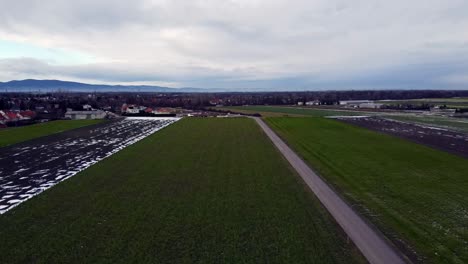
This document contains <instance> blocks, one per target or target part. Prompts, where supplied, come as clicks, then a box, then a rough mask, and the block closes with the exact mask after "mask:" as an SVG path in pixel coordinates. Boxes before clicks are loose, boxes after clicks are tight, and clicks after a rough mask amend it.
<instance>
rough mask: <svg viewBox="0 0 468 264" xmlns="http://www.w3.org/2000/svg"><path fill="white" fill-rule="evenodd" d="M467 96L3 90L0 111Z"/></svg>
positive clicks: (407, 92) (332, 102)
mask: <svg viewBox="0 0 468 264" xmlns="http://www.w3.org/2000/svg"><path fill="white" fill-rule="evenodd" d="M450 97H468V90H465V91H460V90H451V91H447V90H383V91H382V90H373V91H367V90H366V91H311V92H255V93H246V92H242V93H240V92H239V93H228V92H225V93H143V92H135V93H128V92H125V93H124V92H121V93H115V92H114V93H41V94H28V93H4V94H0V110H1V109H13V110H26V109H30V110H38V111H39V112H41V111H47V112H48V113H51V112H64V111H65V110H66V109H67V108H71V109H74V110H80V109H81V108H82V105H84V104H89V105H91V106H92V107H93V108H96V109H105V110H108V111H113V112H119V111H120V108H121V106H122V104H124V103H127V104H136V105H143V106H147V107H183V108H187V109H202V108H204V107H207V106H214V105H226V106H238V105H265V104H267V105H292V104H297V103H298V102H308V101H315V102H317V103H318V104H320V105H335V104H338V103H339V101H346V100H407V99H420V98H450Z"/></svg>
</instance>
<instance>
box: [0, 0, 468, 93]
mask: <svg viewBox="0 0 468 264" xmlns="http://www.w3.org/2000/svg"><path fill="white" fill-rule="evenodd" d="M25 78H35V79H62V80H72V81H83V82H89V83H110V84H117V83H119V84H155V85H165V86H169V87H202V88H233V89H252V88H256V89H272V90H278V89H281V90H285V89H289V90H305V89H307V90H321V89H359V88H362V89H390V88H394V89H408V88H419V89H425V88H431V89H436V88H438V89H468V1H467V0H414V1H408V0H392V1H388V0H386V1H379V0H354V1H349V0H343V1H341V0H303V1H302V0H301V1H295V0H287V1H286V0H285V1H280V0H230V1H223V0H206V1H203V0H191V1H181V0H126V1H123V0H120V1H119V0H80V1H76V0H15V1H12V0H0V81H9V80H12V79H25Z"/></svg>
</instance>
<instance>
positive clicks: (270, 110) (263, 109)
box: [221, 105, 366, 117]
mask: <svg viewBox="0 0 468 264" xmlns="http://www.w3.org/2000/svg"><path fill="white" fill-rule="evenodd" d="M221 109H222V110H232V111H237V112H241V113H250V114H252V113H259V114H261V115H262V116H269V117H274V116H285V115H289V116H333V115H364V114H366V113H365V112H356V111H346V110H345V111H340V110H333V109H317V108H304V107H292V106H266V105H251V106H229V107H222V108H221Z"/></svg>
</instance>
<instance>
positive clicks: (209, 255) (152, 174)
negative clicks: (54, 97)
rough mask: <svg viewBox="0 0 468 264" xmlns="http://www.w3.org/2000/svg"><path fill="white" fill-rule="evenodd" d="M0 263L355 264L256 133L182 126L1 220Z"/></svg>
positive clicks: (227, 123) (245, 128)
mask: <svg viewBox="0 0 468 264" xmlns="http://www.w3.org/2000/svg"><path fill="white" fill-rule="evenodd" d="M0 226H2V228H1V229H0V252H1V254H0V262H1V263H24V262H35V263H83V262H86V263H103V262H106V263H129V262H132V263H168V262H171V263H206V262H208V263H213V262H218V263H226V262H230V263H266V262H268V263H317V262H320V263H356V262H358V263H359V262H361V263H362V262H363V259H362V257H361V255H360V254H359V253H358V252H357V250H356V249H355V248H354V247H353V246H352V244H350V243H349V242H347V241H346V237H345V235H344V234H342V232H341V231H340V229H338V227H337V225H336V224H335V222H334V221H333V220H332V219H331V218H330V216H329V215H328V213H327V212H326V211H325V209H323V208H322V207H321V205H320V204H319V202H318V201H317V200H316V199H315V197H314V196H313V194H312V193H311V192H310V191H309V189H308V188H307V187H306V186H305V184H303V182H302V181H301V180H300V178H299V177H298V176H297V175H296V174H295V173H294V172H293V171H292V169H291V168H290V167H289V166H288V164H287V162H286V161H285V160H284V159H283V158H282V157H281V156H280V154H279V152H278V151H277V150H276V149H275V148H274V146H273V145H272V144H271V142H270V141H269V140H268V138H267V137H266V136H265V135H264V134H263V133H262V132H261V130H260V128H259V127H258V126H257V125H256V124H255V121H253V120H251V119H247V118H234V119H217V118H216V119H215V118H212V119H183V120H181V121H178V122H176V123H175V124H173V125H171V126H169V127H167V128H165V129H163V130H161V131H159V132H157V133H155V134H153V135H150V136H148V137H146V138H145V139H143V140H141V141H140V142H138V143H136V144H134V145H131V146H129V147H127V148H126V149H124V150H122V151H120V152H118V153H116V154H114V155H113V156H111V157H109V158H107V159H105V160H103V161H101V162H99V163H97V164H95V165H93V166H92V167H90V168H88V169H87V170H85V171H82V172H81V173H79V174H77V175H76V176H74V177H72V178H70V179H68V180H67V181H64V182H62V183H60V184H59V185H57V186H55V187H54V188H51V189H50V190H48V191H46V192H44V193H42V194H41V195H38V196H36V197H34V198H33V199H31V200H29V201H28V202H25V203H22V204H21V205H19V206H18V207H16V208H14V209H13V210H10V211H8V212H7V213H5V214H3V215H0Z"/></svg>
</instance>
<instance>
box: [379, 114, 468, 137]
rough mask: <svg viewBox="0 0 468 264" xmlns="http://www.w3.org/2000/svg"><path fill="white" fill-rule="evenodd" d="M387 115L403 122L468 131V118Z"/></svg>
mask: <svg viewBox="0 0 468 264" xmlns="http://www.w3.org/2000/svg"><path fill="white" fill-rule="evenodd" d="M385 117H387V118H390V119H394V120H398V121H403V122H409V123H415V124H421V125H429V126H434V127H439V128H446V129H450V130H454V131H460V132H464V133H468V119H466V118H465V119H463V118H453V117H442V116H420V115H387V116H385Z"/></svg>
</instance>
